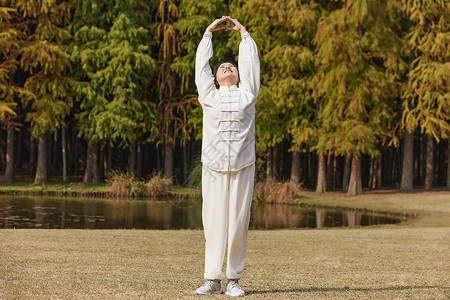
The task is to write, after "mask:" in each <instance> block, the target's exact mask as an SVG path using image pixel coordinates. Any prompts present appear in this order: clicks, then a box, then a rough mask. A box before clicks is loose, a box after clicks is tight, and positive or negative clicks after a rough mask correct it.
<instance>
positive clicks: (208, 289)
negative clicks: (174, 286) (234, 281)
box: [195, 280, 222, 295]
mask: <svg viewBox="0 0 450 300" xmlns="http://www.w3.org/2000/svg"><path fill="white" fill-rule="evenodd" d="M195 294H196V295H210V294H222V287H221V285H220V280H206V282H205V283H204V284H202V286H201V287H199V288H198V289H197V290H196V291H195Z"/></svg>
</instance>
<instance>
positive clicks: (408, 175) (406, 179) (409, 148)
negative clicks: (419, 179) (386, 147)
mask: <svg viewBox="0 0 450 300" xmlns="http://www.w3.org/2000/svg"><path fill="white" fill-rule="evenodd" d="M413 149H414V136H413V133H412V132H409V131H408V130H405V138H404V139H403V165H402V183H401V188H400V191H402V192H409V191H412V189H413V186H414V172H413V171H414V151H413Z"/></svg>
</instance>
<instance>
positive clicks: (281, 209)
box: [0, 196, 403, 229]
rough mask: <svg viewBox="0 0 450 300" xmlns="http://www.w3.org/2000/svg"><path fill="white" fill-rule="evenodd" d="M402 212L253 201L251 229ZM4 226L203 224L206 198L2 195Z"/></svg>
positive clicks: (357, 220) (348, 222)
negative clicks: (191, 201) (194, 200)
mask: <svg viewBox="0 0 450 300" xmlns="http://www.w3.org/2000/svg"><path fill="white" fill-rule="evenodd" d="M401 221H403V220H402V219H400V218H391V217H387V216H383V215H375V214H362V213H359V212H355V211H344V210H330V209H323V208H301V207H298V206H294V205H283V204H265V205H263V204H253V206H252V216H251V221H250V228H251V229H276V228H321V227H336V226H356V225H362V226H367V225H374V224H387V223H399V222H401ZM0 228H60V229H63V228H75V229H131V228H136V229H182V228H192V229H200V228H202V216H201V203H197V204H183V203H175V202H171V201H137V200H134V201H126V200H91V199H55V198H41V197H11V196H7V197H6V196H4V197H0Z"/></svg>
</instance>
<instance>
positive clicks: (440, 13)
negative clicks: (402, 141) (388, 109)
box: [402, 0, 450, 188]
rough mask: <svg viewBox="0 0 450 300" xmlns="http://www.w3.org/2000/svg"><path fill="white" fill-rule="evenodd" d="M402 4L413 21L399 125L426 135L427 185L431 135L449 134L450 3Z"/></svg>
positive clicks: (416, 0)
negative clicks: (401, 116) (410, 58)
mask: <svg viewBox="0 0 450 300" xmlns="http://www.w3.org/2000/svg"><path fill="white" fill-rule="evenodd" d="M403 5H404V9H405V11H406V14H407V16H408V17H409V20H410V22H412V24H413V26H411V28H410V31H409V33H408V35H407V37H406V38H407V45H408V47H409V49H410V51H411V52H410V55H411V56H413V57H415V59H414V60H413V61H412V63H411V65H410V71H409V73H408V77H409V80H408V82H406V83H405V85H404V89H403V91H402V98H403V119H402V125H403V127H404V128H405V129H406V130H407V131H408V132H414V130H415V129H416V128H420V130H421V132H423V133H425V134H426V135H427V161H426V170H427V172H426V176H425V187H426V188H430V187H431V186H432V183H433V174H434V160H433V147H432V145H433V143H434V141H433V139H434V140H436V141H439V140H440V139H448V138H449V136H450V135H449V133H450V87H449V86H450V72H449V70H450V52H449V51H448V44H449V41H450V22H449V21H448V20H449V19H450V3H449V2H448V1H444V0H432V1H427V2H423V1H419V0H403ZM449 157H450V156H449ZM449 160H450V159H449ZM448 175H450V174H448ZM448 175H447V176H448Z"/></svg>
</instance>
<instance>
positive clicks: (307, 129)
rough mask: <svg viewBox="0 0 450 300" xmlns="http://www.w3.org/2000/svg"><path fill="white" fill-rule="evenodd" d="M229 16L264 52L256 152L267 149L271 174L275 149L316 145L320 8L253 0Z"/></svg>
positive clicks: (310, 4) (302, 3)
mask: <svg viewBox="0 0 450 300" xmlns="http://www.w3.org/2000/svg"><path fill="white" fill-rule="evenodd" d="M231 11H232V14H233V15H237V17H238V18H239V19H240V20H242V22H243V24H245V26H247V29H248V30H249V31H250V32H251V34H252V37H253V38H254V39H255V41H256V43H257V44H258V49H259V51H260V59H261V89H260V92H259V97H258V102H257V104H256V114H257V116H256V134H257V137H258V138H257V148H258V151H267V150H268V153H269V155H268V157H267V168H268V170H269V169H271V168H272V166H273V163H274V164H278V163H279V162H273V163H272V161H271V157H270V153H271V151H270V150H271V148H272V147H273V148H274V149H276V145H277V144H280V143H282V142H283V141H285V140H292V148H291V150H293V151H304V150H309V149H310V148H309V147H310V146H312V145H313V140H314V132H315V131H314V129H313V127H314V123H313V120H314V114H315V113H314V102H313V101H311V91H310V89H309V85H308V82H309V81H310V78H311V76H312V74H313V72H314V59H313V52H312V44H311V40H312V37H313V36H314V32H315V27H316V23H317V20H318V17H319V15H320V6H318V5H317V4H316V3H315V2H314V1H278V0H274V1H262V0H252V1H246V2H235V3H233V5H232V6H231ZM269 20H270V21H269ZM237 43H238V38H235V40H234V45H236V44H237ZM233 48H235V47H233ZM270 171H271V170H269V171H268V172H269V173H268V174H271V172H270ZM269 176H270V175H269Z"/></svg>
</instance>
